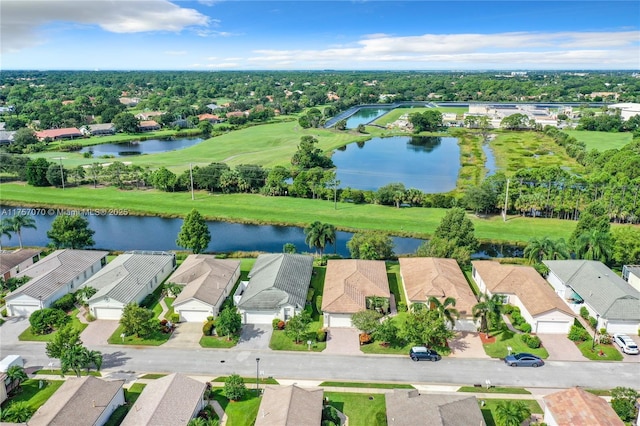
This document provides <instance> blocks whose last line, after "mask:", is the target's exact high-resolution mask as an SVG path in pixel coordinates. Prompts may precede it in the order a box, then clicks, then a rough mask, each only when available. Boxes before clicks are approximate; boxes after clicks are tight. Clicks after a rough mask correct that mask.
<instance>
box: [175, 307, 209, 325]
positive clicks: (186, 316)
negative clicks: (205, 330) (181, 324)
mask: <svg viewBox="0 0 640 426" xmlns="http://www.w3.org/2000/svg"><path fill="white" fill-rule="evenodd" d="M178 313H179V314H180V321H186V322H205V321H206V320H207V317H208V316H211V313H210V312H209V311H190V310H184V311H179V312H178Z"/></svg>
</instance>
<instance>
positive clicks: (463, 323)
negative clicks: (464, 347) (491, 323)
mask: <svg viewBox="0 0 640 426" xmlns="http://www.w3.org/2000/svg"><path fill="white" fill-rule="evenodd" d="M454 330H456V331H471V332H476V331H478V326H476V323H475V322H474V321H473V320H471V319H458V320H456V325H455V326H454Z"/></svg>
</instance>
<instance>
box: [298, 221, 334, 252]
mask: <svg viewBox="0 0 640 426" xmlns="http://www.w3.org/2000/svg"><path fill="white" fill-rule="evenodd" d="M304 235H305V238H304V242H305V243H307V245H308V246H309V247H315V248H316V254H318V251H319V252H320V256H322V252H323V251H324V248H325V246H326V245H327V243H331V244H335V242H336V228H335V227H334V226H333V225H331V224H329V223H320V222H318V221H315V222H313V223H312V224H311V225H309V226H307V227H306V228H304Z"/></svg>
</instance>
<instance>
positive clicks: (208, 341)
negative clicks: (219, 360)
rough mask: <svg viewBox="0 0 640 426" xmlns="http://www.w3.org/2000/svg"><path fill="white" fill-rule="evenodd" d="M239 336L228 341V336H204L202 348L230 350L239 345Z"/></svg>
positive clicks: (201, 342)
mask: <svg viewBox="0 0 640 426" xmlns="http://www.w3.org/2000/svg"><path fill="white" fill-rule="evenodd" d="M238 339H239V337H238V336H233V337H232V338H231V340H228V339H227V337H226V336H223V337H218V336H202V338H201V339H200V346H201V347H203V348H215V349H229V348H232V347H234V346H235V345H237V344H238Z"/></svg>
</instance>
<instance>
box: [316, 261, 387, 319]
mask: <svg viewBox="0 0 640 426" xmlns="http://www.w3.org/2000/svg"><path fill="white" fill-rule="evenodd" d="M371 297H381V298H384V299H386V300H387V301H389V299H390V297H391V292H390V291H389V280H388V278H387V268H386V266H385V263H384V261H382V260H360V259H340V260H334V259H332V260H329V261H328V262H327V272H326V274H325V278H324V291H323V294H322V312H323V315H324V326H325V327H351V326H352V325H351V316H352V315H353V314H355V313H356V312H359V311H364V310H365V309H367V308H368V307H369V306H368V304H367V299H369V298H371Z"/></svg>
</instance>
